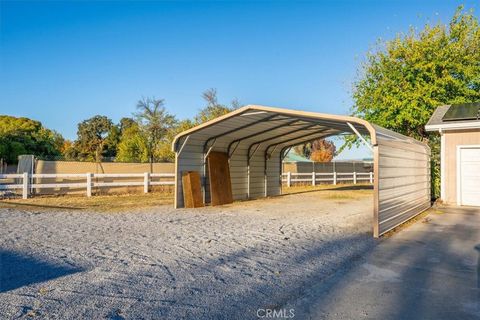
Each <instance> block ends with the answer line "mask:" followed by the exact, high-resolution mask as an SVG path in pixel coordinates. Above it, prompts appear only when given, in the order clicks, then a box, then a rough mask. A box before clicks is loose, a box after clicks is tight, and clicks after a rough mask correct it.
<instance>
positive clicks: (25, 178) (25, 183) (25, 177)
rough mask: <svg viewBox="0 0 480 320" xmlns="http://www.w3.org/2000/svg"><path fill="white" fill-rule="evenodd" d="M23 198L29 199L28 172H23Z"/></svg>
mask: <svg viewBox="0 0 480 320" xmlns="http://www.w3.org/2000/svg"><path fill="white" fill-rule="evenodd" d="M22 182H23V186H22V199H28V172H24V173H23V181H22Z"/></svg>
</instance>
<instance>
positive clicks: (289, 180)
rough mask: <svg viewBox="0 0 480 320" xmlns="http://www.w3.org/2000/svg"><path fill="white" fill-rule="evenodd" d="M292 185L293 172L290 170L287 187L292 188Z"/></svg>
mask: <svg viewBox="0 0 480 320" xmlns="http://www.w3.org/2000/svg"><path fill="white" fill-rule="evenodd" d="M291 185H292V173H291V172H290V171H288V172H287V187H289V188H290V186H291Z"/></svg>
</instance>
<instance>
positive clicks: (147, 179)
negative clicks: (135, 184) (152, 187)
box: [143, 172, 150, 193]
mask: <svg viewBox="0 0 480 320" xmlns="http://www.w3.org/2000/svg"><path fill="white" fill-rule="evenodd" d="M149 184H150V173H148V172H144V173H143V193H148V186H149Z"/></svg>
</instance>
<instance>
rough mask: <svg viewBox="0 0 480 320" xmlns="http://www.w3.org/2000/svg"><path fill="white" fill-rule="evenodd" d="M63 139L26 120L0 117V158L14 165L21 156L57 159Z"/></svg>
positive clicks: (36, 123) (36, 122) (34, 122)
mask: <svg viewBox="0 0 480 320" xmlns="http://www.w3.org/2000/svg"><path fill="white" fill-rule="evenodd" d="M63 141H64V139H63V137H62V136H61V135H60V134H59V133H57V132H55V131H53V130H50V129H47V128H45V127H43V125H42V124H41V122H39V121H35V120H32V119H28V118H17V117H12V116H7V115H0V158H3V159H4V160H6V161H7V162H8V163H16V162H17V159H18V156H19V155H21V154H33V155H35V156H38V157H47V158H51V157H58V156H60V154H61V153H60V152H61V147H62V145H63Z"/></svg>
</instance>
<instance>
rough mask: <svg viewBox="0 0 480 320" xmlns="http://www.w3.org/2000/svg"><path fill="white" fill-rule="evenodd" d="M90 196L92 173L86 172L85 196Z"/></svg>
mask: <svg viewBox="0 0 480 320" xmlns="http://www.w3.org/2000/svg"><path fill="white" fill-rule="evenodd" d="M91 196H92V174H91V173H90V172H88V173H87V197H91Z"/></svg>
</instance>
